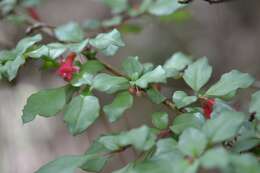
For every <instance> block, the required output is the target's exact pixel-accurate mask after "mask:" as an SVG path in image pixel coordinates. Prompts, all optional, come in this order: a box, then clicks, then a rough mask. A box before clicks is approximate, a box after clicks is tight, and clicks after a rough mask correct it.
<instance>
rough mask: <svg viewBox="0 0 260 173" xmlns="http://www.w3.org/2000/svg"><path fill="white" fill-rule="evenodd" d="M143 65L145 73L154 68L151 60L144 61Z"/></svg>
mask: <svg viewBox="0 0 260 173" xmlns="http://www.w3.org/2000/svg"><path fill="white" fill-rule="evenodd" d="M143 67H144V72H143V73H147V72H149V71H152V70H153V69H154V65H153V64H152V63H150V62H147V63H144V64H143Z"/></svg>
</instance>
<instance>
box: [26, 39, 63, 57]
mask: <svg viewBox="0 0 260 173" xmlns="http://www.w3.org/2000/svg"><path fill="white" fill-rule="evenodd" d="M65 51H66V46H65V45H64V44H61V43H50V44H47V45H43V46H41V47H39V48H38V49H35V50H33V51H31V52H30V53H29V54H28V56H30V57H31V58H41V57H43V56H46V57H50V58H51V59H56V58H58V57H60V56H61V55H62V54H63V53H64V52H65Z"/></svg>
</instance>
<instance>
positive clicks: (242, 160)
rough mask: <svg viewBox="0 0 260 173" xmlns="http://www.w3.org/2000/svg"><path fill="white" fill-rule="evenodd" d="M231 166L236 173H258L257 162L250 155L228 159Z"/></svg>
mask: <svg viewBox="0 0 260 173" xmlns="http://www.w3.org/2000/svg"><path fill="white" fill-rule="evenodd" d="M230 160H231V164H232V166H233V168H234V170H233V172H236V173H245V172H250V173H258V172H259V170H260V164H259V160H258V159H257V158H256V157H255V156H254V155H252V154H249V153H247V154H240V155H233V156H231V158H230Z"/></svg>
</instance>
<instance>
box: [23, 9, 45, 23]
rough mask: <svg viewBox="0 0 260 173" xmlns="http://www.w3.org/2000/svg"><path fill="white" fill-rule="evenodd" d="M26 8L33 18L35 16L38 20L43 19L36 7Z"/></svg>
mask: <svg viewBox="0 0 260 173" xmlns="http://www.w3.org/2000/svg"><path fill="white" fill-rule="evenodd" d="M26 10H27V13H28V15H29V16H30V17H31V18H33V19H34V20H36V21H38V22H40V21H41V19H40V16H39V14H38V12H37V11H36V10H35V8H34V7H27V8H26Z"/></svg>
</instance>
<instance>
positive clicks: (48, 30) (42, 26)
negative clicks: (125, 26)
mask: <svg viewBox="0 0 260 173" xmlns="http://www.w3.org/2000/svg"><path fill="white" fill-rule="evenodd" d="M14 13H16V14H18V12H17V11H15V12H14ZM140 16H141V15H139V16H135V17H131V16H128V15H125V16H124V17H123V22H122V23H125V22H127V21H128V20H130V19H134V18H137V17H140ZM26 23H27V24H28V25H30V27H29V28H28V29H27V32H28V33H31V32H33V31H35V30H40V31H41V32H43V33H45V34H47V35H48V36H50V37H51V38H53V39H55V40H57V38H56V36H55V34H54V32H53V30H54V29H55V26H50V25H48V24H46V23H44V22H39V21H36V20H34V19H32V18H30V17H27V18H26ZM119 26H120V25H116V26H114V27H115V28H117V27H119ZM109 29H111V28H108V29H107V30H109ZM96 60H98V61H99V62H100V63H101V64H103V65H104V66H105V68H106V70H108V71H109V72H111V73H112V74H114V75H116V76H121V77H125V78H128V77H127V76H125V75H124V74H123V73H121V72H120V71H118V70H116V69H115V68H113V67H112V66H111V65H110V64H107V63H105V62H104V61H102V60H100V59H99V58H97V57H96ZM137 89H138V90H139V91H140V92H141V93H140V94H141V95H144V96H147V94H146V91H145V90H144V89H142V88H139V87H137ZM163 104H164V105H165V106H166V107H167V108H169V109H171V110H176V111H177V112H179V113H182V112H184V111H183V110H182V109H178V108H177V107H176V106H175V104H174V103H173V102H172V101H171V100H170V99H166V100H164V101H163Z"/></svg>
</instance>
